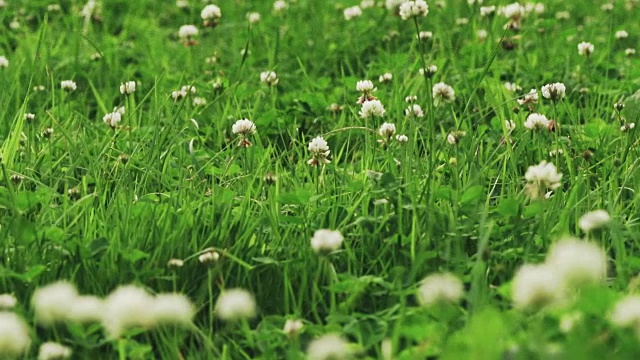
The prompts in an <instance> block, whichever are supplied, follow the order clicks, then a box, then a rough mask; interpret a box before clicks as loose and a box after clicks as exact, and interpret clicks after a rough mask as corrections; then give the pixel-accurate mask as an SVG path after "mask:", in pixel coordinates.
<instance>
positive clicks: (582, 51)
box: [578, 41, 595, 57]
mask: <svg viewBox="0 0 640 360" xmlns="http://www.w3.org/2000/svg"><path fill="white" fill-rule="evenodd" d="M594 50H595V46H593V44H592V43H590V42H586V41H583V42H581V43H579V44H578V54H579V55H580V56H587V57H588V56H589V55H591V54H593V52H594Z"/></svg>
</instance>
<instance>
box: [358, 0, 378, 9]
mask: <svg viewBox="0 0 640 360" xmlns="http://www.w3.org/2000/svg"><path fill="white" fill-rule="evenodd" d="M374 6H376V2H375V0H362V1H361V2H360V8H362V9H367V8H370V7H374Z"/></svg>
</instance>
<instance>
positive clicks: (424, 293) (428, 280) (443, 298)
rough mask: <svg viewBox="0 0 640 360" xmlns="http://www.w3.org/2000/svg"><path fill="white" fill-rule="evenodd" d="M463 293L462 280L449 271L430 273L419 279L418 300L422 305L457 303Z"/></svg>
mask: <svg viewBox="0 0 640 360" xmlns="http://www.w3.org/2000/svg"><path fill="white" fill-rule="evenodd" d="M463 295H464V286H463V284H462V281H460V279H458V278H457V277H456V276H455V275H453V274H451V273H440V274H432V275H429V276H427V277H425V278H424V279H422V281H420V287H419V288H418V295H417V297H418V302H419V303H420V305H422V306H432V305H435V304H438V303H457V302H458V301H460V299H461V298H462V296H463Z"/></svg>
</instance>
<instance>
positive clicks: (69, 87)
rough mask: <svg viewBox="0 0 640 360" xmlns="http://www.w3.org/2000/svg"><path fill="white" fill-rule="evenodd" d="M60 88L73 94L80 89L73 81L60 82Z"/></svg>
mask: <svg viewBox="0 0 640 360" xmlns="http://www.w3.org/2000/svg"><path fill="white" fill-rule="evenodd" d="M60 88H61V89H62V90H64V91H67V92H72V91H76V89H78V85H76V82H75V81H73V80H63V81H62V82H60Z"/></svg>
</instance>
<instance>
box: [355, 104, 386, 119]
mask: <svg viewBox="0 0 640 360" xmlns="http://www.w3.org/2000/svg"><path fill="white" fill-rule="evenodd" d="M358 114H359V115H360V117H361V118H363V119H367V118H371V117H382V116H384V114H385V110H384V106H382V103H381V102H380V100H370V101H365V102H364V103H363V104H362V108H361V109H360V111H359V112H358Z"/></svg>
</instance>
